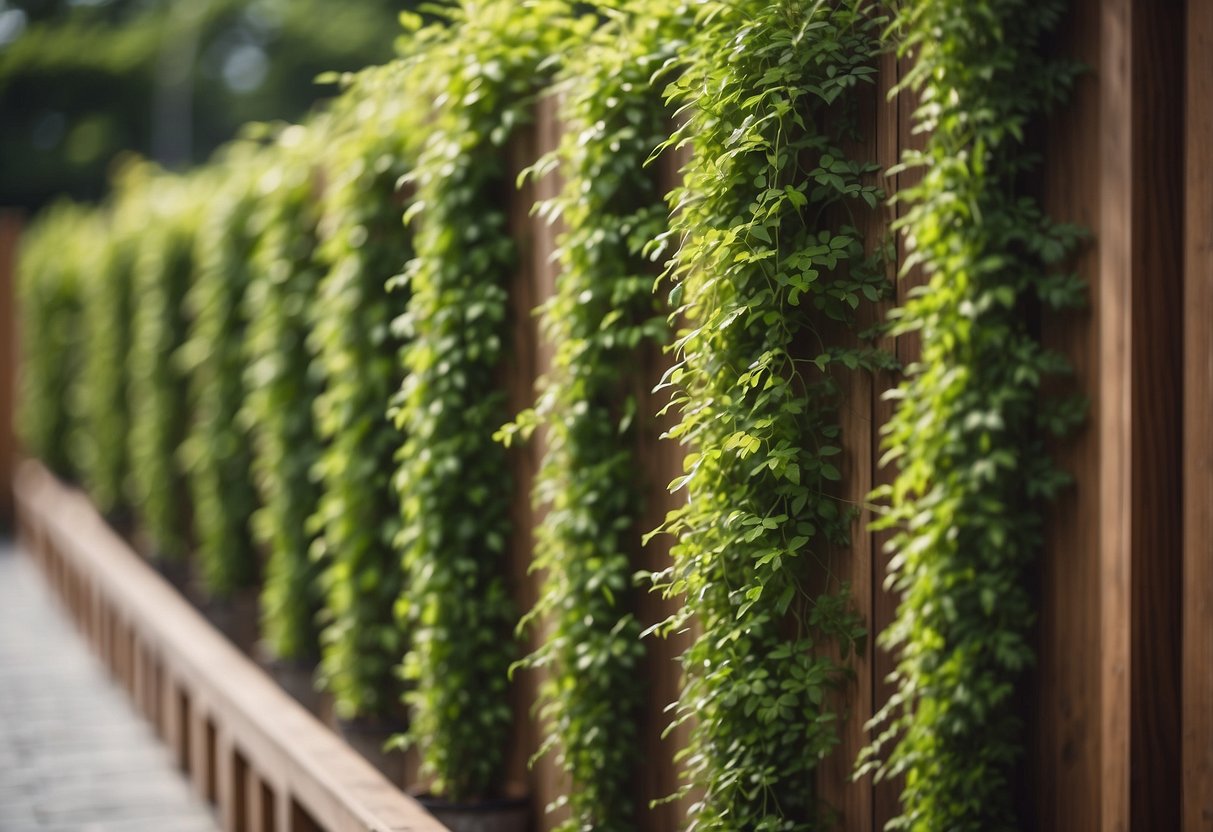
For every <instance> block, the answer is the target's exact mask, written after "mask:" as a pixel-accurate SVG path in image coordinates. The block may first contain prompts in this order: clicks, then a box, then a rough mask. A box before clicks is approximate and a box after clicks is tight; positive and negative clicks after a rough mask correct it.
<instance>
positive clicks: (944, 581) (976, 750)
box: [861, 0, 1083, 832]
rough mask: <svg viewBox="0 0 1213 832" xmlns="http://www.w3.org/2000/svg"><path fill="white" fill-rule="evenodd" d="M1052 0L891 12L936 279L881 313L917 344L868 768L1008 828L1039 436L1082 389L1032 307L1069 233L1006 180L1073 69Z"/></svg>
mask: <svg viewBox="0 0 1213 832" xmlns="http://www.w3.org/2000/svg"><path fill="white" fill-rule="evenodd" d="M1062 6H1063V4H1062V3H1061V2H1046V3H1029V2H1026V0H981V2H968V0H964V1H963V2H962V0H930V2H925V1H923V0H919V2H909V3H906V4H904V5H903V6H901V8H900V9H899V11H898V16H897V20H896V28H897V29H898V30H900V33H901V37H902V41H901V47H900V49H901V53H902V54H903V55H913V56H914V58H915V63H914V65H913V67H912V68H911V69H910V70H909V72H908V73H907V75H906V76H905V78H904V79H903V80H902V83H901V87H902V88H909V89H912V90H914V91H916V92H917V94H918V96H919V100H920V101H921V104H920V106H919V107H918V110H917V111H916V113H915V120H916V122H917V126H918V128H919V129H920V130H922V131H924V132H926V133H927V134H928V135H929V139H928V141H927V146H926V149H925V150H923V151H921V152H908V153H907V154H906V156H905V164H906V165H907V166H911V167H920V168H922V170H923V178H922V182H921V184H919V185H916V186H913V187H911V188H909V189H906V190H904V191H902V192H901V193H900V194H899V195H898V199H899V200H901V201H903V202H905V203H907V204H908V205H909V210H908V212H907V214H906V216H905V217H904V219H902V220H901V221H900V223H899V227H900V228H901V229H902V231H903V232H904V234H905V239H906V243H907V247H908V250H909V252H910V254H909V256H908V257H907V258H906V261H905V263H904V264H903V270H904V269H909V268H911V267H913V266H914V265H916V264H918V265H921V267H922V269H923V272H924V274H925V275H926V277H927V278H928V281H929V282H928V284H927V285H926V287H924V288H923V289H922V290H919V291H916V292H914V293H913V294H912V295H911V297H910V299H909V300H908V301H907V302H906V303H905V305H904V306H903V307H902V308H901V309H899V310H897V312H896V313H895V315H894V318H893V320H894V323H895V331H896V333H898V334H903V333H908V332H914V333H917V334H918V337H919V338H920V339H921V343H922V352H921V357H920V359H919V360H918V361H917V362H916V363H914V364H913V365H911V366H910V367H909V368H908V370H907V377H906V379H905V381H904V382H903V383H902V384H901V385H900V387H899V388H898V390H897V399H896V400H897V402H898V405H897V411H896V413H895V415H894V417H893V419H892V420H891V421H890V422H889V424H888V425H887V426H886V427H885V434H886V436H885V448H886V455H885V458H886V459H891V460H896V462H897V465H898V474H897V478H896V480H895V482H894V483H893V484H892V486H890V487H888V488H885V489H882V490H881V491H879V492H878V494H877V496H878V497H879V498H883V499H885V500H887V501H888V504H889V508H888V513H887V516H886V517H885V518H883V519H882V521H881V525H882V526H883V527H887V528H894V529H896V530H897V531H896V534H895V536H894V538H893V540H892V548H893V553H894V555H893V559H892V561H891V563H890V579H891V581H892V586H893V588H894V589H895V590H896V591H897V592H899V593H900V595H901V602H900V605H899V608H898V612H897V616H896V619H895V621H894V622H893V624H891V625H890V627H889V628H888V629H887V630H886V631H885V632H884V633H882V634H881V643H882V644H883V645H884V646H885V647H886V648H888V649H892V650H895V651H897V668H896V671H895V672H894V674H893V677H892V678H893V681H894V683H895V685H896V688H897V690H896V693H895V694H894V695H893V697H892V698H891V700H890V702H889V704H888V705H887V706H886V707H885V708H884V709H883V711H882V712H881V713H880V714H879V715H878V717H877V718H876V719H875V720H874V724H875V725H877V726H880V727H881V728H883V731H882V733H880V735H879V736H878V737H877V739H876V740H875V741H874V742H873V744H872V746H871V747H870V748H869V749H868V750H867V752H866V754H865V757H864V758H863V760H864V765H863V766H861V771H867V770H870V769H875V770H876V771H877V773H878V775H879V776H898V775H901V776H904V777H905V787H904V790H903V792H902V796H901V800H902V814H901V816H900V817H899V818H897V819H895V820H894V821H893V822H892V823H891V824H890V827H891V828H896V829H908V830H919V831H920V832H928V830H929V831H930V832H935V830H940V829H948V830H974V832H976V830H982V832H990V831H991V830H1002V829H1007V830H1009V829H1015V828H1018V825H1017V821H1016V817H1015V814H1016V813H1015V810H1014V805H1013V802H1012V795H1013V789H1012V784H1011V781H1012V778H1013V767H1014V766H1015V764H1016V761H1017V760H1018V758H1019V757H1020V755H1021V754H1022V747H1021V739H1020V733H1021V732H1020V722H1019V719H1018V718H1017V716H1016V713H1015V711H1016V705H1015V703H1014V701H1013V698H1014V692H1015V690H1016V683H1017V681H1018V679H1019V676H1020V674H1021V672H1022V671H1023V669H1024V668H1025V667H1026V666H1027V665H1029V664H1030V663H1031V661H1032V659H1033V654H1032V649H1031V645H1030V641H1029V638H1030V636H1029V628H1030V627H1031V622H1032V618H1033V607H1032V601H1031V597H1030V594H1029V591H1028V586H1027V584H1026V576H1025V569H1026V567H1027V566H1028V564H1029V562H1030V561H1031V559H1032V558H1033V556H1034V554H1035V552H1036V551H1037V550H1038V549H1039V546H1040V543H1041V539H1040V535H1041V509H1040V506H1041V503H1042V502H1043V501H1046V500H1048V499H1049V498H1051V497H1052V496H1053V495H1054V494H1056V493H1057V491H1058V489H1059V488H1061V487H1062V485H1063V484H1064V483H1065V482H1066V477H1065V476H1064V475H1063V474H1062V473H1061V472H1059V471H1057V470H1056V469H1055V468H1053V466H1052V464H1051V462H1050V460H1049V457H1048V454H1047V453H1046V450H1045V447H1044V441H1043V440H1044V437H1045V436H1046V435H1048V434H1054V435H1056V434H1062V433H1064V432H1066V431H1067V430H1068V429H1070V428H1071V427H1072V426H1073V425H1074V424H1075V423H1076V422H1077V421H1079V420H1080V419H1081V418H1082V414H1083V407H1082V406H1081V402H1080V401H1078V400H1076V399H1073V398H1065V399H1062V398H1056V397H1055V398H1046V399H1043V400H1042V398H1041V384H1042V382H1043V380H1044V379H1045V378H1046V377H1049V376H1056V375H1058V374H1064V373H1066V372H1067V371H1068V368H1067V365H1066V362H1065V361H1064V359H1063V358H1062V357H1061V356H1059V355H1056V354H1052V353H1050V352H1048V351H1046V350H1045V349H1043V348H1042V347H1041V345H1040V344H1039V343H1038V341H1037V339H1036V338H1035V337H1034V336H1033V334H1032V332H1031V329H1030V327H1029V323H1028V319H1027V316H1026V314H1025V304H1032V303H1039V304H1040V305H1042V306H1044V307H1050V308H1060V307H1064V306H1069V305H1073V304H1076V303H1080V302H1081V298H1082V287H1081V285H1080V283H1079V282H1078V281H1077V280H1076V279H1075V278H1074V277H1073V276H1071V275H1059V274H1053V273H1051V272H1050V267H1051V266H1053V265H1055V264H1057V263H1058V262H1059V261H1060V260H1061V259H1062V258H1063V257H1064V256H1065V255H1066V253H1067V252H1068V251H1069V250H1070V249H1071V247H1072V245H1073V244H1074V243H1075V240H1076V235H1077V232H1076V230H1075V229H1073V228H1071V227H1067V226H1061V225H1057V224H1055V223H1053V222H1051V221H1050V220H1049V219H1048V218H1047V217H1045V216H1043V215H1042V213H1041V211H1040V209H1039V207H1038V205H1037V204H1036V202H1035V201H1034V200H1033V199H1031V198H1029V197H1025V196H1023V194H1022V189H1021V187H1020V182H1019V180H1020V179H1021V178H1022V177H1023V175H1024V173H1025V171H1027V170H1028V169H1029V167H1030V165H1031V162H1032V157H1031V156H1030V155H1029V154H1027V153H1026V152H1025V151H1024V149H1023V143H1024V131H1025V129H1026V128H1027V126H1028V124H1029V123H1030V122H1031V120H1032V119H1033V118H1035V117H1037V116H1039V115H1040V114H1041V113H1042V112H1043V111H1044V110H1045V109H1046V107H1047V106H1049V105H1050V104H1052V103H1055V102H1057V101H1058V100H1060V99H1061V98H1062V97H1063V95H1064V93H1065V91H1066V90H1067V89H1068V87H1069V82H1070V80H1071V78H1072V77H1073V74H1074V67H1073V65H1071V64H1069V63H1065V62H1061V61H1056V60H1052V59H1049V58H1046V57H1044V56H1043V55H1042V54H1041V51H1040V46H1041V40H1042V38H1043V37H1044V36H1045V35H1046V34H1047V33H1048V32H1049V31H1050V30H1051V29H1052V28H1053V27H1054V25H1055V24H1056V23H1057V20H1058V17H1059V15H1060V11H1061V9H1062ZM881 754H884V755H886V756H885V759H884V760H883V762H879V761H878V757H879V756H880V755H881Z"/></svg>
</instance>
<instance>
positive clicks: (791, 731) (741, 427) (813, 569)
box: [657, 0, 886, 832]
mask: <svg viewBox="0 0 1213 832" xmlns="http://www.w3.org/2000/svg"><path fill="white" fill-rule="evenodd" d="M866 6H867V4H866V3H864V2H861V1H860V0H854V1H853V2H837V3H822V2H809V0H787V2H779V3H771V2H767V0H741V1H740V2H705V3H703V4H700V5H699V7H698V18H697V20H696V29H697V32H696V37H695V39H694V41H693V43H692V45H691V47H690V49H689V50H687V51H686V52H685V54H684V57H683V60H681V61H680V62H679V64H678V66H679V68H681V70H682V74H681V76H680V77H679V78H678V80H676V81H675V82H674V83H673V84H672V85H671V88H670V92H669V95H670V96H671V98H672V100H673V101H674V102H675V103H676V104H677V105H679V106H680V108H682V110H683V112H684V113H685V118H686V121H685V123H684V125H683V126H682V127H680V128H679V129H678V130H677V132H676V133H675V135H674V137H673V138H672V139H671V140H670V144H671V145H685V144H689V145H690V147H691V149H692V154H691V158H690V161H689V162H688V163H687V164H686V166H685V167H684V168H683V174H684V184H683V185H682V186H681V187H680V188H678V189H676V190H675V191H674V193H673V194H672V207H673V209H674V211H673V215H672V220H671V236H672V237H673V238H674V239H676V240H678V241H679V242H680V244H681V245H680V248H679V249H678V250H677V252H676V254H675V255H674V258H673V260H672V261H671V263H670V266H669V277H670V279H671V281H672V283H673V289H672V291H671V293H670V294H671V302H672V304H673V305H674V306H675V307H676V308H677V311H676V312H675V315H674V318H673V320H675V321H681V322H682V323H683V325H684V329H683V330H682V331H681V332H680V333H679V338H678V340H677V343H676V350H677V358H678V361H677V363H676V364H675V366H674V367H673V368H672V369H671V371H670V372H669V373H668V376H667V381H668V384H669V385H671V386H672V387H673V388H674V391H675V392H674V396H673V403H674V406H675V407H677V408H678V410H679V412H680V415H681V420H680V423H679V424H678V425H677V426H676V427H675V428H673V429H672V430H671V431H670V435H671V436H672V437H674V438H677V439H679V440H680V441H681V442H682V443H683V444H685V445H686V446H687V447H688V454H687V457H686V461H685V471H686V474H685V476H683V477H680V478H679V479H677V480H675V481H674V483H672V484H671V488H672V489H675V490H679V489H680V490H683V491H685V493H686V497H687V502H686V505H685V506H684V507H682V508H679V509H678V510H675V511H673V512H671V514H670V515H669V517H668V518H667V520H666V523H665V525H664V526H663V527H662V530H663V531H665V532H668V533H670V534H673V535H675V537H676V542H675V544H674V547H673V565H672V567H671V568H670V569H669V570H667V571H666V572H665V573H664V574H661V575H659V576H657V580H658V584H659V586H660V588H661V589H663V590H664V592H665V593H666V595H667V596H668V597H676V598H681V599H685V605H684V606H683V608H682V610H681V611H680V612H679V613H677V614H676V615H674V616H673V617H672V619H671V620H670V621H668V622H666V623H665V624H664V625H663V629H664V630H665V631H676V630H681V629H683V628H686V627H688V626H690V625H691V623H692V622H694V624H695V625H696V626H697V628H698V629H697V632H696V636H695V638H694V641H693V643H692V645H691V646H690V647H689V648H688V649H687V650H686V652H685V654H684V655H683V666H684V672H685V681H684V687H683V692H682V695H681V698H680V700H679V702H678V705H677V717H676V719H677V721H679V722H686V723H687V725H688V728H689V732H690V741H689V746H688V747H687V748H686V749H684V750H683V751H682V752H681V757H682V760H683V761H684V764H685V767H686V777H687V785H688V788H693V789H695V790H696V791H697V792H698V793H699V794H700V795H701V797H700V799H699V800H698V801H697V802H696V803H695V804H694V806H693V808H692V818H691V820H690V823H689V826H688V828H689V829H691V830H714V831H715V830H737V831H738V832H771V831H773V830H810V829H823V828H827V826H828V825H829V812H828V808H827V807H824V806H823V805H821V802H820V801H819V800H818V799H817V797H816V796H815V789H814V785H813V777H814V772H815V769H816V766H817V764H818V762H819V761H820V760H821V759H822V758H823V757H825V756H826V755H827V754H828V753H830V751H831V749H833V748H834V746H835V745H836V743H837V736H836V731H835V722H836V720H837V718H838V714H837V713H836V712H834V711H833V710H832V709H831V706H830V705H829V701H828V698H827V697H828V695H829V693H830V691H831V690H832V689H834V688H837V687H838V686H840V685H842V684H843V683H844V681H845V680H846V679H847V677H848V674H849V672H850V671H849V666H848V664H847V663H846V662H847V657H848V655H849V654H850V653H851V651H852V650H853V649H855V648H856V647H857V646H858V645H860V644H861V643H862V640H863V638H864V635H865V633H864V629H863V625H862V622H861V621H860V620H859V618H858V617H857V616H856V615H855V614H854V613H852V612H851V610H850V600H849V591H848V587H847V586H846V585H842V584H840V583H839V581H838V580H837V579H836V578H835V577H833V574H834V566H833V564H832V562H831V558H833V557H837V556H838V553H839V552H841V551H845V546H846V544H847V543H848V539H849V531H850V523H851V520H852V516H853V511H852V510H850V509H849V508H848V507H847V506H846V505H845V504H843V503H841V502H840V501H839V500H838V499H837V496H836V493H835V490H836V488H837V486H836V482H837V481H838V480H839V479H840V478H841V472H840V471H839V469H838V467H837V462H838V459H839V457H838V455H839V453H840V449H839V445H840V428H839V423H838V417H837V413H836V410H837V407H838V403H839V388H838V384H837V381H836V379H835V376H836V375H837V373H839V372H845V371H850V370H855V369H857V368H862V367H869V366H874V365H876V364H878V363H881V358H880V356H879V355H877V354H876V353H874V352H873V351H872V350H865V349H856V348H847V347H843V346H839V345H837V344H834V343H831V342H827V341H826V340H825V338H824V336H823V334H822V333H823V331H824V329H825V326H826V325H827V324H829V325H832V326H833V328H834V329H837V328H838V324H834V323H832V322H841V323H842V324H843V325H844V326H845V327H851V328H853V327H854V326H855V314H854V313H855V310H856V308H857V307H859V305H860V304H861V303H865V302H870V301H874V300H876V299H878V298H879V297H880V295H881V293H882V292H883V291H884V289H885V287H886V281H885V280H884V277H883V270H882V269H881V268H880V267H879V263H878V262H873V261H872V260H871V259H870V258H868V257H867V256H865V253H864V246H863V240H862V239H861V236H860V234H859V232H858V231H857V230H856V228H855V225H856V222H855V221H854V220H852V219H851V217H852V216H853V214H854V213H855V212H856V211H859V212H863V211H866V210H869V209H870V208H871V207H873V206H875V205H876V203H877V201H878V199H879V198H880V192H879V190H878V189H877V188H876V187H874V186H872V185H869V184H865V176H866V175H868V174H871V173H873V172H874V171H875V166H874V165H871V164H868V163H866V162H863V161H858V160H855V159H853V158H851V157H850V156H849V155H848V154H847V153H846V152H844V151H843V150H842V145H843V143H844V142H845V141H848V140H853V139H854V138H855V135H854V134H855V129H856V127H855V125H856V108H855V106H854V102H855V99H854V95H853V94H854V92H855V91H856V89H857V88H858V87H859V86H860V85H861V84H864V83H869V82H871V81H872V80H873V78H874V75H875V68H874V66H873V63H874V60H875V55H876V53H877V50H878V47H879V45H878V42H877V32H878V27H879V22H878V21H877V20H876V19H875V18H874V17H873V16H872V15H871V13H870V9H868V8H866ZM852 337H853V336H852ZM840 657H841V658H840Z"/></svg>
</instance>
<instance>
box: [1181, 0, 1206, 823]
mask: <svg viewBox="0 0 1213 832" xmlns="http://www.w3.org/2000/svg"><path fill="white" fill-rule="evenodd" d="M1187 24H1188V49H1187V112H1186V119H1187V121H1186V125H1185V132H1186V135H1187V142H1186V151H1185V170H1186V174H1185V179H1186V184H1187V188H1186V193H1185V210H1184V304H1183V309H1184V323H1183V331H1184V361H1183V367H1184V371H1183V372H1184V377H1183V383H1184V414H1183V421H1184V426H1183V447H1184V462H1183V476H1184V521H1183V522H1184V527H1183V548H1184V564H1183V571H1184V580H1183V587H1184V588H1183V693H1182V695H1183V714H1182V718H1183V750H1182V757H1183V829H1184V830H1185V832H1211V830H1213V543H1211V542H1213V506H1211V505H1210V498H1211V497H1213V435H1211V434H1210V431H1209V425H1210V422H1213V326H1211V322H1213V3H1208V2H1191V3H1189V4H1188V20H1187Z"/></svg>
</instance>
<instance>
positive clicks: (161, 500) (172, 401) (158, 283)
mask: <svg viewBox="0 0 1213 832" xmlns="http://www.w3.org/2000/svg"><path fill="white" fill-rule="evenodd" d="M127 176H128V179H127V181H126V182H125V183H124V184H125V186H126V187H132V188H139V189H140V190H141V191H143V192H144V194H145V198H146V200H147V203H146V215H145V216H144V222H145V224H146V225H145V228H144V230H143V232H142V233H141V234H140V235H139V239H138V243H137V251H136V253H135V255H134V257H135V260H134V263H133V274H132V277H131V279H132V281H133V287H134V292H135V297H136V298H137V301H138V302H137V303H136V304H135V305H134V308H133V310H132V312H133V314H132V318H131V321H130V324H129V325H130V328H131V336H130V337H131V342H130V352H129V353H128V355H127V362H128V371H129V378H130V405H131V424H130V429H131V432H130V437H129V443H130V466H131V479H130V486H131V487H130V491H131V496H132V500H133V502H134V506H135V510H136V513H137V515H138V518H139V523H140V527H141V528H142V530H143V532H144V533H145V534H146V535H147V538H148V542H149V545H150V546H151V548H152V552H153V555H154V557H157V558H162V559H165V560H181V559H182V558H184V557H185V555H186V554H187V553H188V551H189V546H190V523H189V516H190V512H189V494H188V481H187V478H186V471H185V469H184V467H183V465H182V458H181V454H180V452H181V446H182V443H183V442H184V441H185V439H186V436H187V431H188V427H189V422H190V413H189V390H188V378H187V376H186V373H185V371H184V368H183V367H182V366H181V365H180V363H179V362H178V361H176V360H175V359H176V356H175V354H176V352H177V350H178V349H180V347H181V345H182V344H183V343H184V340H185V338H186V337H187V333H188V327H187V320H186V311H185V304H184V300H185V295H186V292H187V291H188V289H189V286H190V282H191V280H192V278H193V273H194V251H195V244H194V241H195V236H196V232H197V228H196V226H197V218H196V216H195V214H194V211H193V208H194V201H193V200H192V199H191V198H190V195H189V194H188V190H189V187H190V183H189V181H188V180H185V179H182V178H181V177H172V176H164V175H160V174H158V173H157V172H155V171H154V170H150V169H149V170H136V169H132V170H131V171H130V172H128V174H127Z"/></svg>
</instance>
